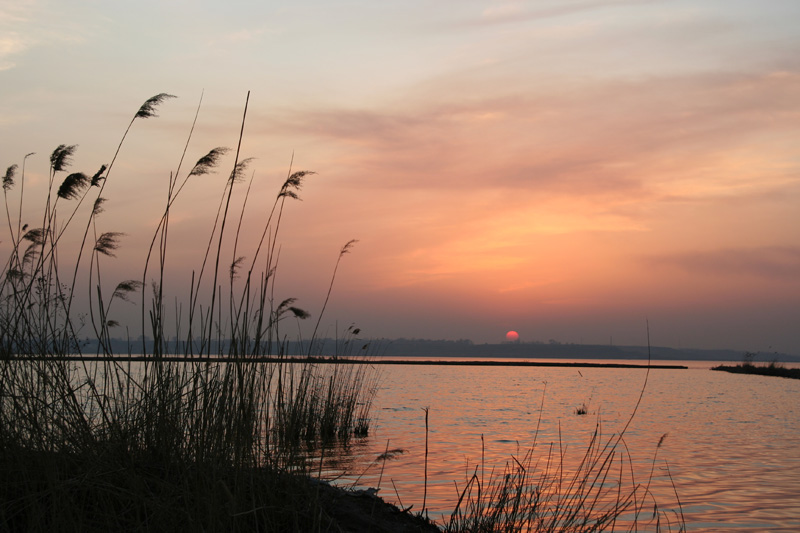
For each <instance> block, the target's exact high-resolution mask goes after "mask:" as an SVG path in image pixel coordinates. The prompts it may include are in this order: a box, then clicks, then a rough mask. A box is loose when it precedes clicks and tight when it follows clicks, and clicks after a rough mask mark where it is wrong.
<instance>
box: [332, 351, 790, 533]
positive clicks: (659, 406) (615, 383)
mask: <svg viewBox="0 0 800 533" xmlns="http://www.w3.org/2000/svg"><path fill="white" fill-rule="evenodd" d="M664 363H666V364H675V362H664ZM677 363H678V364H687V365H691V367H692V368H690V369H688V370H651V371H650V374H649V379H648V382H647V386H646V388H645V391H644V396H643V398H642V402H641V404H640V406H639V408H638V411H637V412H636V415H635V417H634V418H633V421H632V422H631V424H630V426H629V428H628V430H627V432H626V434H625V443H626V444H627V448H628V450H629V451H630V454H631V464H632V465H633V468H634V471H635V478H636V481H637V482H642V483H644V482H646V481H647V478H648V476H649V473H650V470H651V468H652V466H653V464H655V477H654V480H653V482H652V485H651V488H652V490H653V492H654V494H655V497H656V499H657V501H658V503H659V506H660V507H661V508H668V509H674V510H676V511H677V510H678V500H677V499H678V498H679V499H680V503H681V505H682V509H683V513H684V515H685V517H686V525H687V529H688V530H689V531H798V530H800V448H799V447H798V446H799V445H800V408H798V401H799V400H800V380H789V379H783V378H773V377H761V376H747V375H736V374H728V373H725V372H712V371H710V370H708V369H709V368H710V367H711V366H713V365H714V364H717V363H710V362H699V363H698V362H692V363H686V362H677ZM380 368H382V372H383V381H382V386H381V388H380V390H379V393H378V396H377V399H376V405H375V411H374V413H375V415H376V417H377V420H375V422H374V423H373V426H372V431H371V434H370V437H369V438H368V439H365V440H363V441H361V442H359V443H356V444H355V445H353V447H352V449H351V452H352V455H351V457H352V462H351V463H350V464H349V465H348V466H349V468H350V469H351V470H352V471H353V472H354V475H349V476H347V477H343V478H341V479H340V480H339V481H338V482H339V483H340V484H349V483H353V482H355V481H356V477H357V475H358V474H360V477H359V478H358V480H357V483H358V485H360V486H372V487H376V486H380V494H381V496H383V497H384V499H386V500H388V501H392V502H394V503H397V504H400V505H402V506H405V507H408V506H409V505H412V504H413V505H414V510H415V511H416V510H419V509H420V507H421V504H422V497H423V496H422V495H423V480H424V450H425V412H424V410H423V408H426V407H427V408H429V434H428V439H429V456H428V492H427V508H428V510H429V513H430V516H431V518H434V519H440V518H441V517H442V516H443V515H449V512H450V511H451V510H452V508H453V506H454V504H455V502H456V500H457V489H456V485H458V487H463V485H464V483H465V480H466V478H467V477H469V475H471V474H472V472H473V471H474V468H475V466H476V465H477V464H479V463H480V462H481V455H482V453H483V455H484V458H485V459H484V464H485V467H486V476H487V477H488V473H489V469H490V468H491V467H492V466H494V467H496V468H499V469H502V467H503V466H504V465H505V463H506V461H507V460H509V459H510V457H511V455H512V454H514V455H516V456H517V457H519V456H520V455H522V454H523V453H524V452H525V451H526V450H527V449H528V448H529V447H530V445H531V444H532V442H533V440H534V438H536V439H537V443H538V444H537V450H544V449H546V446H545V445H546V444H550V443H551V442H552V443H556V444H557V443H558V442H559V431H560V441H561V445H562V447H565V448H566V459H565V464H567V465H569V464H574V463H576V462H577V461H579V460H580V459H581V457H582V456H583V452H584V451H585V449H586V446H587V444H588V442H589V439H590V438H591V435H592V433H593V432H594V430H595V428H596V425H597V424H598V422H599V423H600V424H601V427H602V434H603V436H604V437H605V438H608V437H611V436H612V434H614V433H617V432H619V431H620V430H621V429H622V428H623V427H624V426H625V423H626V422H627V421H628V419H629V418H630V415H631V414H632V412H633V410H634V406H635V405H636V402H637V399H638V398H639V395H640V392H641V390H642V385H643V384H644V380H645V372H646V371H645V370H639V369H605V368H580V369H576V368H542V367H538V368H537V367H527V368H526V367H454V366H448V367H437V366H412V365H400V366H386V367H380ZM545 383H546V384H545ZM542 402H543V408H542V409H540V407H541V406H542ZM584 403H585V404H586V405H587V406H588V411H589V412H588V414H587V415H585V416H580V415H577V414H576V412H575V410H576V408H577V407H579V406H581V405H582V404H584ZM540 416H541V423H540V425H539V429H538V436H537V424H538V423H539V418H540ZM665 434H666V435H667V436H666V438H665V439H664V441H663V444H662V446H661V447H660V448H657V444H658V442H659V439H661V437H662V436H663V435H665ZM481 436H483V443H484V444H483V446H484V451H483V452H482V441H481ZM604 440H605V439H604ZM387 448H388V449H390V450H391V449H398V448H399V449H402V450H404V451H403V453H397V454H395V455H394V457H393V458H392V459H390V460H388V461H386V462H375V461H374V459H375V458H376V457H377V456H378V455H379V454H381V453H383V452H384V451H385V450H386V449H387ZM656 454H657V455H656ZM654 455H655V456H656V459H655V463H654ZM370 463H371V464H370ZM667 468H668V470H669V474H670V475H671V478H672V480H673V481H674V483H675V485H676V486H677V498H676V495H675V491H674V490H673V488H672V483H671V481H670V478H669V476H668V475H667Z"/></svg>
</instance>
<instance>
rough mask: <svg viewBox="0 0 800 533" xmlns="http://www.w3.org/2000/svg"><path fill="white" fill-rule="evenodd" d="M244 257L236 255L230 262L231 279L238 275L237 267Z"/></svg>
mask: <svg viewBox="0 0 800 533" xmlns="http://www.w3.org/2000/svg"><path fill="white" fill-rule="evenodd" d="M244 259H245V257H244V256H243V255H241V256H239V257H237V258H236V260H235V261H234V262H233V263H231V279H236V278H237V277H238V275H237V273H238V272H239V268H240V267H241V266H242V262H243V261H244Z"/></svg>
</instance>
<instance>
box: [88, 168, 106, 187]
mask: <svg viewBox="0 0 800 533" xmlns="http://www.w3.org/2000/svg"><path fill="white" fill-rule="evenodd" d="M107 168H108V167H107V166H106V165H101V166H100V170H98V171H97V172H95V174H94V176H92V183H91V185H92V187H99V186H100V181H101V180H104V179H106V177H105V176H103V172H105V171H106V169H107Z"/></svg>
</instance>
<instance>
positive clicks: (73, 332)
mask: <svg viewBox="0 0 800 533" xmlns="http://www.w3.org/2000/svg"><path fill="white" fill-rule="evenodd" d="M248 97H249V94H248ZM171 98H173V96H171V95H168V94H166V93H162V94H159V95H156V96H154V97H153V98H150V99H148V100H147V101H146V102H145V103H144V104H143V105H142V106H141V107H140V108H139V110H138V111H137V112H136V113H135V114H134V116H133V118H132V119H131V121H130V123H129V124H128V127H127V129H126V130H125V132H124V134H123V136H122V139H121V141H120V143H119V145H118V147H117V149H116V152H115V154H114V155H113V157H112V159H111V161H110V162H109V163H107V164H105V163H104V164H102V165H101V166H99V170H98V171H97V172H95V173H94V174H92V175H91V176H90V175H89V174H85V173H82V172H70V170H69V168H70V166H71V165H72V163H73V159H74V156H75V154H76V151H77V146H76V145H66V144H63V145H60V146H58V147H57V148H56V149H55V150H54V151H53V152H52V154H51V156H50V159H49V171H48V188H47V191H46V195H45V198H44V199H43V201H42V208H41V212H39V213H34V214H29V213H23V210H22V208H23V200H22V197H23V194H24V185H25V177H26V176H25V163H26V161H27V159H28V157H29V156H31V155H32V154H28V155H27V156H25V158H24V159H23V163H22V167H21V168H20V167H19V166H18V165H16V164H14V165H11V166H9V167H8V169H7V170H6V173H5V175H4V176H3V180H2V181H3V194H4V200H5V211H6V217H5V218H6V226H7V228H6V229H7V238H4V239H2V241H3V242H2V246H3V248H2V250H3V253H4V254H5V263H4V265H3V267H2V274H1V275H0V472H2V473H3V475H2V476H0V531H122V530H126V531H127V530H131V531H134V530H137V531H138V530H148V531H153V530H155V531H195V530H203V531H237V530H240V531H256V530H289V531H310V530H324V529H328V528H330V527H333V526H332V524H333V522H331V517H330V513H329V510H326V509H325V508H324V507H323V506H321V504H320V499H319V496H318V490H316V489H315V488H314V487H313V486H311V485H309V483H308V482H307V480H306V479H305V477H304V476H308V475H313V474H314V472H313V471H311V470H310V469H309V468H308V466H307V465H306V464H305V463H304V457H305V456H306V453H307V451H308V450H310V449H313V448H314V447H316V446H320V445H323V444H324V443H327V442H331V441H333V440H338V441H347V440H348V439H349V438H351V436H352V435H353V434H354V433H358V434H365V433H367V432H368V428H369V419H370V407H371V402H372V397H373V395H374V393H375V389H376V380H377V379H378V377H377V374H376V372H375V371H374V369H373V367H371V366H370V365H369V364H368V362H367V361H366V360H365V361H363V362H362V363H359V364H348V365H317V364H314V363H313V362H312V361H297V360H295V359H293V358H291V357H289V356H290V355H310V354H312V353H314V350H316V349H317V348H316V346H315V343H314V341H313V339H312V342H311V345H309V346H307V353H306V354H289V353H287V350H288V348H287V346H288V344H287V342H286V334H285V333H284V332H283V331H282V329H281V326H282V324H283V323H284V321H285V319H287V318H290V317H291V318H292V319H293V320H301V319H304V318H307V317H309V316H310V313H308V312H307V311H305V310H303V309H301V308H300V307H298V306H297V305H295V301H294V300H293V299H289V300H284V301H283V302H282V303H278V302H276V301H274V293H275V274H276V272H277V270H278V250H279V247H278V245H277V242H278V241H279V231H280V224H281V218H282V217H281V215H282V213H283V209H284V206H285V203H286V201H287V200H294V199H297V198H298V191H299V190H300V188H301V185H302V183H303V179H304V178H305V177H307V176H308V175H310V174H311V173H310V172H307V171H300V172H297V171H291V170H290V171H289V173H288V175H287V178H286V179H285V181H284V183H283V185H282V186H281V187H280V188H279V192H278V194H277V195H276V197H275V200H274V203H273V204H272V207H271V210H270V211H268V212H267V213H266V216H265V217H264V219H263V220H262V223H263V226H261V227H260V228H258V229H257V232H256V234H260V235H261V239H260V241H259V242H258V243H257V244H256V245H255V246H254V247H253V248H251V249H249V250H244V244H243V242H240V236H241V235H242V233H243V231H244V230H243V224H242V221H243V219H244V212H245V208H246V205H247V197H248V195H249V190H250V185H248V187H247V189H246V190H245V191H243V193H242V194H243V197H244V200H243V201H242V203H241V207H239V208H238V209H239V212H238V213H236V207H235V205H236V203H235V198H236V197H235V196H234V195H233V191H234V189H236V190H237V191H238V190H239V188H241V187H242V182H243V180H244V177H245V175H244V172H245V168H246V166H247V164H248V163H249V162H250V161H251V160H250V159H249V158H245V157H241V155H240V153H239V149H238V148H237V150H235V151H229V150H228V149H225V148H214V149H212V150H211V151H209V152H208V153H207V154H206V155H205V156H203V157H201V158H200V159H198V161H197V162H196V163H195V164H194V165H193V166H192V168H191V169H190V170H189V171H188V172H186V173H182V172H181V166H182V165H181V164H179V165H178V168H177V169H176V170H175V171H173V172H171V173H170V174H169V180H168V182H167V190H166V196H165V198H164V202H163V212H162V215H161V217H160V219H159V220H158V222H157V223H156V227H155V229H154V232H153V236H152V239H151V240H150V245H149V248H148V249H147V250H145V251H144V252H143V267H142V275H141V278H140V279H123V280H121V281H120V280H113V281H112V280H107V279H106V276H107V274H106V272H107V270H106V268H104V266H105V263H106V262H107V261H113V260H114V257H115V255H116V253H117V252H118V250H119V249H120V247H122V246H123V245H124V242H125V235H124V233H122V232H118V231H113V230H105V231H104V230H103V229H101V226H103V225H105V221H106V218H107V217H108V216H109V212H110V211H109V209H108V205H109V203H108V202H107V199H106V197H105V196H103V194H104V190H105V187H106V185H107V184H108V182H109V180H110V179H111V180H113V179H114V175H113V171H114V164H115V162H116V160H117V158H118V157H119V155H120V153H121V150H122V148H123V145H124V141H125V138H126V137H127V135H128V133H129V132H130V131H131V128H132V127H133V125H134V124H135V122H136V121H139V120H144V119H149V118H153V117H156V116H157V114H156V112H157V110H158V107H159V106H160V105H161V104H162V103H164V102H165V101H167V100H169V99H171ZM246 108H247V106H246V105H245V113H244V115H243V117H242V133H241V134H240V138H239V146H241V135H243V132H244V124H245V118H246ZM198 111H199V107H198ZM193 129H194V126H192V130H193ZM190 141H191V133H190V135H189V137H188V138H187V141H186V146H187V147H188V146H189V144H190ZM229 152H233V153H234V154H235V156H234V161H233V163H232V166H231V171H230V173H229V175H228V178H227V179H226V180H222V181H221V183H220V188H221V195H220V202H219V208H218V209H217V211H216V213H215V214H214V219H213V226H212V230H211V233H210V235H209V237H208V239H207V241H206V242H205V250H206V251H205V255H204V257H203V260H202V263H201V264H200V265H199V268H198V270H196V271H193V272H188V273H184V274H185V276H184V279H186V280H187V282H188V287H187V288H188V292H189V296H188V299H186V300H185V301H183V302H180V303H176V304H174V306H175V309H174V310H172V309H170V306H168V304H167V302H170V301H172V296H171V294H169V292H168V290H167V289H166V287H167V286H168V285H169V283H168V282H167V275H168V273H169V268H168V266H167V265H168V257H169V250H170V246H169V229H170V217H171V214H172V213H173V211H174V210H175V209H176V208H177V205H178V204H177V203H176V202H177V201H178V200H179V198H180V195H181V193H182V192H183V191H184V190H185V187H186V186H188V185H189V182H190V181H193V180H194V179H196V177H198V176H204V175H210V174H213V173H214V172H215V171H216V169H217V168H218V166H219V165H220V164H221V162H222V158H223V156H225V155H226V154H227V153H229ZM184 153H185V152H184ZM182 159H183V157H182V158H181V160H182ZM14 193H18V194H19V201H18V202H17V201H16V199H15V198H14V197H13V195H14ZM23 219H28V220H31V219H33V220H36V221H37V224H36V225H35V227H33V228H29V227H28V225H27V224H24V225H23V223H22V220H23ZM237 222H238V224H236V223H237ZM232 228H233V229H232ZM351 245H352V241H351V242H350V243H348V244H347V245H346V246H345V248H343V249H342V252H341V253H340V255H339V258H338V259H337V261H336V263H335V267H334V273H333V276H332V278H331V286H332V285H333V282H334V279H335V275H336V269H337V268H338V266H339V260H341V257H342V255H343V254H344V253H345V252H346V249H347V250H349V247H350V246H351ZM67 258H70V259H69V260H67ZM70 261H71V262H70ZM226 265H227V266H226ZM226 271H228V272H229V275H228V276H226V275H225V274H224V272H226ZM226 277H227V279H226ZM329 296H330V289H329V291H328V297H329ZM325 302H326V304H327V297H326V300H325ZM123 304H125V305H132V304H133V305H139V306H140V308H141V309H140V313H139V314H140V316H141V321H140V324H139V325H138V326H139V328H140V335H139V336H140V337H141V343H139V341H136V342H134V341H131V340H129V341H128V342H127V343H126V344H125V349H124V350H123V351H121V352H120V351H119V348H117V349H116V351H115V347H117V346H118V339H115V338H114V336H112V331H115V330H116V331H119V329H117V328H121V327H122V326H121V319H120V318H118V316H119V306H121V305H123ZM323 310H324V307H323ZM173 316H174V317H175V318H174V319H173V318H172V317H173ZM168 317H170V318H168ZM319 320H320V318H319V317H318V318H317V326H318V325H319ZM129 327H130V326H127V328H129ZM315 331H316V328H315ZM128 335H129V334H128ZM129 338H130V337H129ZM348 342H349V341H348ZM134 354H141V355H142V356H143V357H141V358H134V357H133V355H134ZM267 356H269V357H271V359H270V362H263V358H264V357H267ZM90 359H91V360H90Z"/></svg>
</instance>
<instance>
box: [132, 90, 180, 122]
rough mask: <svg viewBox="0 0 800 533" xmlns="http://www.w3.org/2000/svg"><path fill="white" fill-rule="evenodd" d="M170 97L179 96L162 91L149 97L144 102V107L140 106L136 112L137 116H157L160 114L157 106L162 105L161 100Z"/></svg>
mask: <svg viewBox="0 0 800 533" xmlns="http://www.w3.org/2000/svg"><path fill="white" fill-rule="evenodd" d="M168 98H177V96H175V95H172V94H167V93H160V94H157V95H155V96H153V97H151V98H148V99H147V101H146V102H145V103H143V104H142V107H140V108H139V111H137V112H136V117H135V118H151V117H157V116H158V115H156V106H158V105H160V104H161V102H163V101H164V100H166V99H168Z"/></svg>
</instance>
